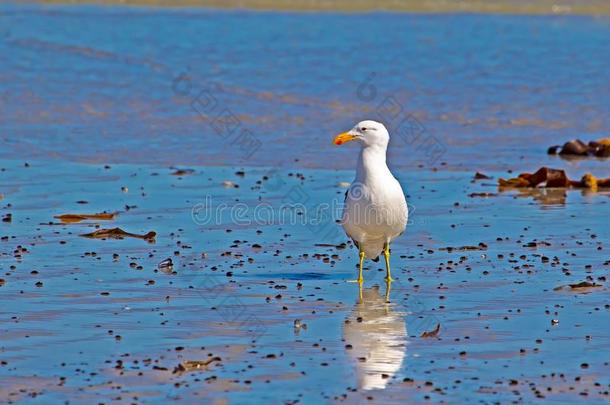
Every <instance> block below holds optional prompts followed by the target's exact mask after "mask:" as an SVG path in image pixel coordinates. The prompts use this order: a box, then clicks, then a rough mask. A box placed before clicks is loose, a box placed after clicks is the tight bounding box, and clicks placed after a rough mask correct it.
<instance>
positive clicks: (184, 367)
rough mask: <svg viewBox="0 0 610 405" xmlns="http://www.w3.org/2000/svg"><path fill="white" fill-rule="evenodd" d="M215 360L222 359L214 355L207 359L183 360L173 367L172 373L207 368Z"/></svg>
mask: <svg viewBox="0 0 610 405" xmlns="http://www.w3.org/2000/svg"><path fill="white" fill-rule="evenodd" d="M215 361H222V359H221V358H220V357H218V356H216V357H212V358H211V359H208V360H185V361H183V362H182V363H180V364H178V365H177V366H176V367H175V368H174V374H176V373H185V372H189V371H197V370H207V367H208V366H209V365H210V364H212V362H215Z"/></svg>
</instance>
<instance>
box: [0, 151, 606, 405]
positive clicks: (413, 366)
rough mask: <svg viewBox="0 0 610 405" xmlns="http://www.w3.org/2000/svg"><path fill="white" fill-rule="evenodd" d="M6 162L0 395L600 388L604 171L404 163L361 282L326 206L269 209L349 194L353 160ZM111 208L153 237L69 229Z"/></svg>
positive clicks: (222, 395)
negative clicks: (308, 211)
mask: <svg viewBox="0 0 610 405" xmlns="http://www.w3.org/2000/svg"><path fill="white" fill-rule="evenodd" d="M0 167H1V168H2V171H1V172H0V179H1V184H2V185H3V187H2V193H3V194H4V199H3V200H2V210H1V212H2V214H3V215H4V214H6V213H11V214H12V220H11V222H3V223H2V228H0V229H1V232H0V236H2V240H1V242H0V254H1V256H0V262H1V263H2V269H3V272H2V276H1V278H2V280H3V282H2V285H1V287H0V293H1V295H0V300H1V301H2V305H1V308H2V309H1V310H0V318H1V319H2V326H1V329H2V336H3V339H2V354H1V356H0V360H1V361H2V366H1V367H0V375H2V378H0V381H1V382H0V398H2V400H3V401H19V400H21V401H24V402H27V403H30V402H31V403H49V402H58V401H60V400H62V399H64V398H67V397H70V398H71V399H73V400H75V401H77V402H91V401H96V402H109V401H111V400H113V399H115V400H116V399H120V400H121V401H123V402H144V403H146V402H164V401H167V400H178V399H180V400H183V401H186V402H193V401H198V400H199V401H220V402H223V401H226V400H228V401H229V402H234V401H238V402H246V403H248V402H254V401H259V400H273V401H277V400H279V401H281V402H284V401H289V402H290V401H296V400H300V401H301V402H304V403H313V402H320V401H323V402H348V403H359V402H367V401H368V399H369V398H373V399H375V400H380V401H384V402H385V403H403V402H404V398H409V399H410V401H411V402H414V403H419V402H423V401H426V400H427V399H429V400H431V401H432V402H434V403H439V402H445V403H460V402H462V401H466V400H471V401H472V400H481V401H485V402H495V401H501V402H508V401H513V400H517V401H523V402H531V401H533V400H534V399H535V398H536V397H539V398H546V399H549V400H551V399H552V400H555V401H559V403H562V402H563V403H572V402H574V401H576V400H578V399H582V398H587V399H589V400H590V401H592V402H594V403H595V402H601V401H607V400H608V389H609V384H610V380H609V379H608V367H609V365H608V362H607V359H606V358H605V357H606V356H604V355H603V354H604V353H607V352H608V350H609V349H610V336H609V335H608V333H607V328H605V327H604V325H606V324H607V322H608V320H609V318H608V311H609V307H608V303H607V302H608V300H607V298H608V287H607V279H606V277H607V274H608V265H609V262H608V257H607V254H605V253H604V252H606V251H607V250H608V236H609V235H608V229H607V225H606V223H605V220H604V218H607V217H608V215H609V214H610V208H609V207H610V205H608V201H609V200H608V197H609V196H610V193H608V192H601V193H583V192H580V191H568V192H565V191H564V198H565V200H563V201H562V200H561V199H559V200H558V199H557V198H556V197H555V198H551V199H549V200H545V198H544V196H540V195H533V196H532V195H520V194H518V193H515V192H509V193H499V194H498V196H496V197H490V198H474V197H468V195H469V194H471V193H481V192H489V193H498V189H497V186H496V185H495V181H494V180H483V181H477V182H473V181H472V175H473V173H469V172H441V171H437V172H434V171H428V172H425V173H420V174H417V175H415V174H410V173H406V172H404V173H403V172H398V176H399V179H400V180H401V182H402V183H403V184H404V186H405V188H406V190H407V194H408V196H409V201H410V204H411V212H412V216H411V223H410V224H409V228H408V231H407V233H406V234H405V236H404V237H403V238H401V239H399V240H397V243H396V244H395V245H394V247H393V263H394V271H393V273H394V274H395V277H396V278H397V281H396V282H394V283H393V285H392V287H391V290H390V291H389V292H387V291H386V285H385V283H384V281H383V275H384V271H383V269H382V268H381V267H382V266H380V264H379V263H373V262H369V263H368V266H367V270H366V271H365V280H366V282H365V289H364V291H363V296H362V301H361V298H360V296H359V295H360V293H359V291H358V287H357V286H356V285H354V284H351V283H347V282H346V281H345V280H347V279H349V278H352V277H353V276H354V274H355V271H356V267H355V264H356V260H355V258H356V251H355V249H354V248H353V247H352V246H351V245H350V244H347V245H345V244H344V243H345V242H346V240H345V237H344V235H343V234H342V233H341V232H340V230H339V228H338V225H336V224H335V223H334V221H333V219H332V218H326V217H324V216H322V217H320V218H321V220H320V221H321V222H320V223H319V224H316V223H310V222H306V223H305V224H301V223H295V222H294V221H296V219H295V218H300V216H290V215H287V214H285V216H284V217H282V216H280V214H279V213H280V212H282V209H281V207H283V206H284V205H285V204H287V203H291V202H295V199H296V196H300V197H299V198H302V199H303V201H307V203H304V204H305V205H306V206H317V205H319V204H323V203H327V202H333V201H336V200H337V201H342V195H343V192H344V189H343V188H341V187H340V186H338V184H339V183H341V182H345V181H348V182H349V181H350V180H351V176H352V173H351V172H349V171H321V170H299V171H298V172H294V173H289V172H287V171H281V172H276V171H275V170H273V169H264V168H248V167H243V168H239V169H235V168H226V167H225V168H222V167H189V169H193V170H194V171H193V172H190V171H186V173H189V174H187V175H184V176H177V175H174V174H172V173H175V172H176V170H175V169H170V168H167V167H165V168H164V167H153V166H133V165H109V166H106V167H105V166H104V165H83V164H69V163H65V164H62V165H57V164H55V163H54V162H42V161H36V162H31V163H29V165H28V166H27V167H26V166H25V165H24V162H22V161H9V160H4V161H3V162H2V164H1V165H0ZM182 173H184V172H182ZM488 174H490V175H492V176H494V178H497V176H498V175H501V173H488ZM227 182H231V183H227ZM50 185H52V186H50ZM235 186H238V187H235ZM295 190H298V191H295ZM558 191H559V190H558ZM539 193H542V192H539ZM551 194H552V192H551ZM297 201H298V200H297ZM206 204H207V205H206ZM223 204H227V205H228V207H227V208H223V207H224V205H223ZM242 204H243V205H242ZM206 207H207V208H206ZM256 207H258V209H259V211H256V209H257V208H256ZM244 210H245V211H244ZM104 211H106V212H116V213H118V214H117V215H116V217H115V218H114V219H111V220H83V221H82V222H78V223H68V224H61V223H60V222H59V220H58V219H56V218H54V216H55V215H61V214H67V213H94V212H104ZM209 213H214V214H215V215H208V214H209ZM271 213H275V215H276V216H275V217H274V216H273V215H272V214H271ZM216 214H217V216H216ZM232 215H233V218H232V217H231V216H232ZM309 219H319V218H318V217H315V218H309ZM114 227H120V228H121V229H124V230H126V231H129V232H133V233H137V234H144V233H147V232H149V231H155V232H156V237H155V239H154V241H146V240H141V239H136V238H125V239H119V240H112V239H108V240H99V239H88V238H83V237H82V236H80V235H82V234H84V233H88V232H91V231H93V230H96V229H100V228H114ZM333 230H334V231H337V232H333ZM470 246H472V248H471V247H470ZM167 258H171V259H172V262H173V267H172V268H170V269H167V268H161V269H160V268H159V267H158V264H159V263H160V262H162V261H164V260H165V259H167ZM582 281H589V282H591V283H593V284H595V285H597V286H596V287H587V288H572V287H570V286H569V285H570V284H577V283H579V282H582ZM386 293H388V295H387V297H388V298H389V301H390V303H386V302H385V301H386V300H385V298H386ZM437 325H440V330H439V331H438V333H437V334H436V335H435V333H431V335H432V336H431V337H422V334H424V333H425V332H434V330H435V328H436V327H437ZM388 342H391V345H390V344H388ZM214 357H218V358H219V359H217V360H214V361H211V362H210V364H209V365H208V366H206V367H202V368H200V369H196V370H194V371H180V370H176V368H177V367H178V365H179V364H180V363H181V362H184V361H187V360H193V361H195V360H196V361H206V360H209V359H213V358H214ZM220 402H217V403H220Z"/></svg>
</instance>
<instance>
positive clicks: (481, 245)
mask: <svg viewBox="0 0 610 405" xmlns="http://www.w3.org/2000/svg"><path fill="white" fill-rule="evenodd" d="M486 249H487V244H485V243H483V242H479V244H478V245H477V246H473V245H469V246H459V247H453V246H447V247H442V248H439V249H438V250H446V251H447V252H449V253H451V252H453V251H454V250H457V251H461V252H465V251H468V250H486Z"/></svg>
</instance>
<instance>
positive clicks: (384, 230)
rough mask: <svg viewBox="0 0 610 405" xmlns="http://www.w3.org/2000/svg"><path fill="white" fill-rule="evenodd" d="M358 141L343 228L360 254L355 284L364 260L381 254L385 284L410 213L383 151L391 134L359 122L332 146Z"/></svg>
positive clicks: (376, 124) (379, 125) (370, 123)
mask: <svg viewBox="0 0 610 405" xmlns="http://www.w3.org/2000/svg"><path fill="white" fill-rule="evenodd" d="M349 141H358V142H360V145H361V150H360V157H359V158H358V166H357V168H356V179H355V180H354V181H353V182H352V184H351V185H350V187H349V189H348V190H347V192H346V193H345V205H344V208H343V217H342V220H341V222H342V224H343V229H345V232H346V233H347V236H349V237H350V238H352V240H353V241H354V243H355V244H356V246H357V247H358V250H359V256H360V266H359V272H358V279H357V280H355V281H356V282H358V283H360V284H361V283H362V282H363V280H364V279H363V278H362V265H363V263H364V259H365V257H368V258H369V259H373V260H377V258H378V257H379V255H380V254H381V253H382V252H383V255H384V257H385V265H386V281H387V282H390V281H392V275H391V273H390V243H391V242H392V241H393V240H394V239H395V238H396V237H397V236H399V235H400V234H402V233H403V232H404V231H405V228H406V227H407V218H408V215H409V210H408V208H407V201H406V199H405V194H404V193H403V191H402V187H401V186H400V183H399V182H398V180H396V178H395V177H394V176H393V175H392V172H390V169H388V166H387V164H386V151H387V148H388V142H389V141H390V134H389V133H388V130H387V129H386V127H385V126H384V125H383V124H382V123H380V122H376V121H362V122H359V123H358V124H357V125H356V126H355V127H354V128H352V129H351V130H350V131H348V132H344V133H342V134H339V135H337V136H336V137H335V139H334V144H335V145H341V144H343V143H346V142H349Z"/></svg>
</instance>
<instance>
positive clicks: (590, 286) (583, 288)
mask: <svg viewBox="0 0 610 405" xmlns="http://www.w3.org/2000/svg"><path fill="white" fill-rule="evenodd" d="M601 287H603V285H601V284H597V283H594V282H592V281H581V282H580V283H574V284H568V285H560V286H559V287H555V288H553V290H554V291H560V290H565V289H566V288H569V289H570V290H572V291H576V292H580V293H586V292H590V291H591V290H594V289H596V288H601Z"/></svg>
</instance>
